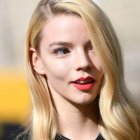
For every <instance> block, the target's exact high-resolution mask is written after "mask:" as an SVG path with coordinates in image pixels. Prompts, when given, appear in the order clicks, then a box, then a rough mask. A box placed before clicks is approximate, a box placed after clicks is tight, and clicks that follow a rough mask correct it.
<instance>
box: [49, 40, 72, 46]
mask: <svg viewBox="0 0 140 140" xmlns="http://www.w3.org/2000/svg"><path fill="white" fill-rule="evenodd" d="M72 45H73V44H72V43H70V42H64V41H54V42H52V43H50V44H49V47H53V46H72Z"/></svg>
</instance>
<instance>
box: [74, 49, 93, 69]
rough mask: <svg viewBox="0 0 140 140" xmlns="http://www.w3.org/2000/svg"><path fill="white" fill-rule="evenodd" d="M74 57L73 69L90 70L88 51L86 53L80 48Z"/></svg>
mask: <svg viewBox="0 0 140 140" xmlns="http://www.w3.org/2000/svg"><path fill="white" fill-rule="evenodd" d="M75 55H76V58H75V62H74V63H75V65H76V66H75V69H76V71H80V70H84V71H85V70H90V69H91V60H90V58H89V56H88V53H86V52H85V51H83V50H81V51H79V52H77V53H76V54H75Z"/></svg>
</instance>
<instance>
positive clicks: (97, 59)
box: [91, 56, 103, 71]
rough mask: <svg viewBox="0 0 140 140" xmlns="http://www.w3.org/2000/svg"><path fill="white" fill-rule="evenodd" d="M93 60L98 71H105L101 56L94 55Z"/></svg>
mask: <svg viewBox="0 0 140 140" xmlns="http://www.w3.org/2000/svg"><path fill="white" fill-rule="evenodd" d="M91 61H92V63H93V65H94V67H95V68H96V69H97V70H98V71H103V69H102V65H101V61H100V60H99V58H98V57H97V56H92V58H91Z"/></svg>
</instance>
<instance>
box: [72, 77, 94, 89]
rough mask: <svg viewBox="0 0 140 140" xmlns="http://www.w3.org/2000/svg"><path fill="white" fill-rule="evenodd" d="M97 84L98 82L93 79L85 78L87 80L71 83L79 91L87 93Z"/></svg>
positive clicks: (81, 79) (82, 78) (82, 79)
mask: <svg viewBox="0 0 140 140" xmlns="http://www.w3.org/2000/svg"><path fill="white" fill-rule="evenodd" d="M95 82H96V80H95V79H94V78H92V77H85V78H84V77H81V78H79V79H77V80H75V81H73V82H71V83H72V84H73V86H74V87H76V88H77V89H78V90H82V91H86V90H90V89H92V88H93V86H94V85H95Z"/></svg>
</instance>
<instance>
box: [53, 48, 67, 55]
mask: <svg viewBox="0 0 140 140" xmlns="http://www.w3.org/2000/svg"><path fill="white" fill-rule="evenodd" d="M53 53H54V54H56V55H65V54H67V53H70V51H69V49H68V48H66V47H60V48H56V49H54V50H53Z"/></svg>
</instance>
